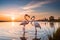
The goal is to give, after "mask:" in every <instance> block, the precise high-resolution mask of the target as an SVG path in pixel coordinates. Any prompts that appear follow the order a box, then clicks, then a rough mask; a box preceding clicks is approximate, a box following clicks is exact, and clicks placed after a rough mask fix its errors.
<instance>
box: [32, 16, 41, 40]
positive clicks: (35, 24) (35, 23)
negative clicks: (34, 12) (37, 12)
mask: <svg viewBox="0 0 60 40" xmlns="http://www.w3.org/2000/svg"><path fill="white" fill-rule="evenodd" d="M32 22H34V24H32ZM31 24H32V25H34V26H35V38H33V40H41V38H37V28H40V29H41V26H40V24H39V23H38V22H37V21H35V16H32V17H31Z"/></svg>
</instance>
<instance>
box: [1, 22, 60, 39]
mask: <svg viewBox="0 0 60 40" xmlns="http://www.w3.org/2000/svg"><path fill="white" fill-rule="evenodd" d="M20 23H21V22H0V40H21V39H20V37H22V36H23V25H19V24H20ZM39 24H40V26H41V29H39V28H37V31H38V32H37V38H41V40H48V35H51V36H52V37H53V33H54V32H56V30H57V28H59V27H60V23H59V22H54V23H50V22H39ZM25 37H26V38H27V40H32V39H33V38H34V37H35V27H34V26H32V25H31V24H30V23H29V24H28V25H26V27H25Z"/></svg>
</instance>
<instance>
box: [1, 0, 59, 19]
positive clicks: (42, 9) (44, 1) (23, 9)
mask: <svg viewBox="0 0 60 40" xmlns="http://www.w3.org/2000/svg"><path fill="white" fill-rule="evenodd" d="M24 14H29V15H30V16H36V19H43V18H45V17H46V18H49V17H50V16H54V17H55V18H58V17H60V0H0V20H10V19H12V20H14V19H17V20H18V19H19V20H22V19H23V17H24Z"/></svg>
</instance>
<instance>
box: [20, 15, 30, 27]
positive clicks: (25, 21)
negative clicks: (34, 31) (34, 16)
mask: <svg viewBox="0 0 60 40" xmlns="http://www.w3.org/2000/svg"><path fill="white" fill-rule="evenodd" d="M26 17H29V18H30V16H29V15H28V14H25V16H24V19H25V20H24V21H22V23H21V24H20V25H23V26H26V25H27V24H28V23H29V20H28V19H27V18H26Z"/></svg>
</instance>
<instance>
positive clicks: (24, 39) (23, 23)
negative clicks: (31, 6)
mask: <svg viewBox="0 0 60 40" xmlns="http://www.w3.org/2000/svg"><path fill="white" fill-rule="evenodd" d="M26 17H29V18H30V16H29V15H28V14H25V16H24V19H25V21H23V22H22V23H21V24H20V25H23V26H24V27H23V32H24V33H23V37H20V38H21V40H26V38H25V26H26V25H27V24H28V23H29V21H28V19H27V18H26Z"/></svg>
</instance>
